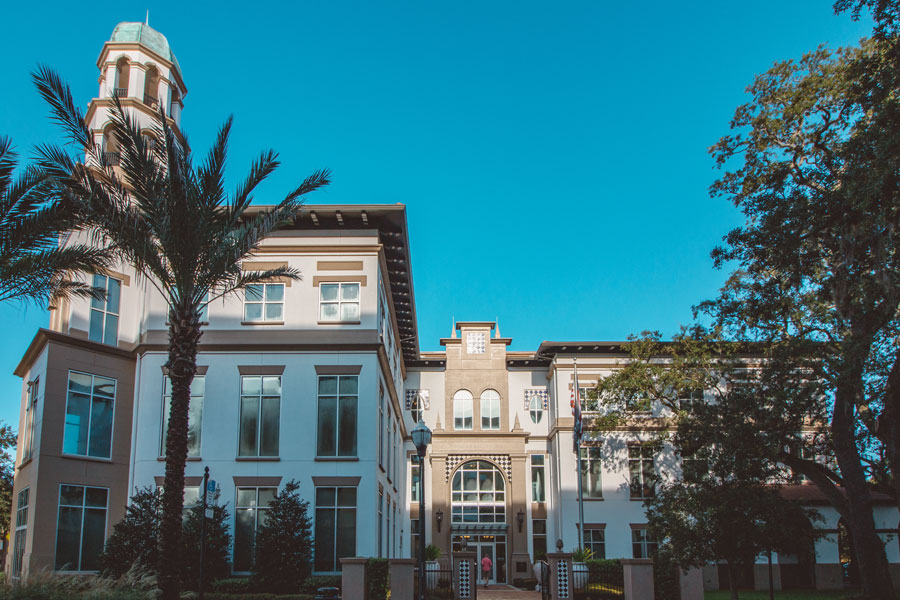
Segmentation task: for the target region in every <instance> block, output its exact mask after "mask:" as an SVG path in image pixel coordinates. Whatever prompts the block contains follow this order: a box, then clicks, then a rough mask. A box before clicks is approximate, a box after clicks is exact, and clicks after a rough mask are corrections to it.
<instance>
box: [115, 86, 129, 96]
mask: <svg viewBox="0 0 900 600" xmlns="http://www.w3.org/2000/svg"><path fill="white" fill-rule="evenodd" d="M113 96H115V97H116V98H127V97H128V88H113Z"/></svg>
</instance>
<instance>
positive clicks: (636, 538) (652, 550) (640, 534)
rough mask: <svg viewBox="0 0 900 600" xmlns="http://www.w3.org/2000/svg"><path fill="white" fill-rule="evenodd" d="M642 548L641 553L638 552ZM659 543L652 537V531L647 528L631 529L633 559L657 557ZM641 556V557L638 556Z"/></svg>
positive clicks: (633, 527)
mask: <svg viewBox="0 0 900 600" xmlns="http://www.w3.org/2000/svg"><path fill="white" fill-rule="evenodd" d="M638 548H640V551H639V552H636V550H638ZM658 549H659V543H658V542H657V541H656V540H654V539H652V538H651V537H650V530H649V529H648V528H647V527H646V526H643V527H635V526H632V528H631V554H632V558H638V559H641V558H643V559H647V558H653V557H654V556H656V552H657V550H658ZM638 554H640V556H638Z"/></svg>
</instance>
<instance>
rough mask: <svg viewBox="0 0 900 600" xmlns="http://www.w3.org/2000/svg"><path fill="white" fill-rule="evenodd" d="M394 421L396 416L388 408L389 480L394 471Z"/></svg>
mask: <svg viewBox="0 0 900 600" xmlns="http://www.w3.org/2000/svg"><path fill="white" fill-rule="evenodd" d="M393 420H394V416H393V414H392V413H391V407H390V406H388V424H387V452H388V455H387V478H388V480H390V479H391V475H392V473H393V469H394V455H393V454H391V450H392V448H393V447H394V436H393V434H392V433H391V423H392V422H393Z"/></svg>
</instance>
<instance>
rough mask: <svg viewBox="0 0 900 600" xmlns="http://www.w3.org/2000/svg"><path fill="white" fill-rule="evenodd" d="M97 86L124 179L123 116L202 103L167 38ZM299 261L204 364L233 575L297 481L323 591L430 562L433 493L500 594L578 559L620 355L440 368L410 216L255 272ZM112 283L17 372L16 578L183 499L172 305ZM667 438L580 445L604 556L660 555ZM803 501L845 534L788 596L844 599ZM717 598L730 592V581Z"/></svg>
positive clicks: (273, 241)
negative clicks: (595, 419) (142, 499)
mask: <svg viewBox="0 0 900 600" xmlns="http://www.w3.org/2000/svg"><path fill="white" fill-rule="evenodd" d="M97 66H98V69H99V72H100V80H99V90H98V94H97V97H96V98H94V99H93V100H92V101H91V103H90V108H89V110H88V113H87V120H88V122H89V123H90V126H91V129H92V130H93V131H94V133H95V136H96V139H97V143H98V144H101V145H102V147H103V149H104V151H105V154H104V160H105V161H107V162H108V164H112V165H116V164H117V160H118V154H117V149H116V147H115V141H114V140H112V139H110V138H109V136H108V135H107V133H106V132H107V127H108V122H109V109H110V106H111V102H112V100H111V98H112V96H119V97H120V98H121V99H122V101H123V104H124V105H125V106H126V108H127V109H128V110H129V111H131V113H132V114H134V115H136V116H137V118H138V119H139V120H140V121H141V122H146V123H148V124H149V122H150V117H151V111H153V110H154V109H155V107H156V106H157V105H158V103H164V105H165V107H166V109H167V111H166V112H167V114H169V115H171V125H172V127H174V128H175V130H176V131H180V129H179V128H180V126H181V111H182V107H183V102H184V97H185V95H186V94H187V88H186V87H185V84H184V81H183V80H182V74H181V69H180V67H179V64H178V61H177V60H176V59H175V55H174V54H173V53H172V51H171V49H170V48H169V44H168V42H167V41H166V39H165V38H164V37H163V36H162V35H161V34H159V33H158V32H156V31H154V30H153V29H151V28H149V27H148V26H147V25H144V24H140V23H122V24H120V25H118V26H117V27H116V29H115V31H114V32H113V35H112V37H111V38H110V40H109V41H107V42H106V43H105V44H104V46H103V49H102V51H101V54H100V57H99V59H98V61H97ZM179 135H180V134H179ZM284 264H287V265H291V266H293V267H296V268H298V269H299V270H300V271H301V272H302V273H303V280H302V281H295V282H273V283H271V284H266V285H261V286H253V287H252V288H251V289H248V290H246V292H245V293H243V294H241V295H239V296H235V297H230V298H227V299H225V300H217V301H214V302H212V303H211V304H209V306H208V310H207V317H206V318H207V321H208V324H207V325H206V327H205V332H204V334H203V337H202V340H201V345H200V354H199V357H198V364H199V365H200V366H199V369H198V376H197V379H196V381H195V385H194V390H193V398H192V408H191V422H190V453H189V459H188V465H187V473H186V476H187V478H186V485H187V491H186V498H185V502H186V503H191V502H194V501H196V499H197V496H198V494H199V483H200V480H201V475H202V473H203V468H204V467H209V468H210V471H211V475H212V478H213V479H214V480H215V481H216V482H217V486H218V489H219V491H220V493H221V498H222V500H223V501H224V502H227V503H228V507H229V512H230V513H231V520H232V523H231V526H232V532H233V534H234V547H233V550H232V563H233V570H234V572H235V573H238V574H239V573H245V572H247V571H249V569H250V565H251V562H252V554H253V539H254V532H255V529H256V527H257V525H258V523H259V520H260V517H261V515H264V513H265V510H266V503H267V501H268V499H269V498H271V496H272V494H273V493H274V492H275V491H277V490H278V489H279V488H281V487H283V485H284V484H285V483H286V482H288V481H289V480H292V479H296V480H297V481H299V482H300V486H301V487H300V492H301V495H302V496H303V497H304V498H306V499H307V500H308V501H309V502H310V507H311V511H312V514H313V518H314V521H315V525H314V534H315V540H316V557H315V571H316V572H317V573H335V572H337V571H338V570H339V568H340V562H339V561H340V558H342V557H349V556H382V557H405V556H409V555H410V554H411V552H413V551H414V549H415V548H416V546H415V540H416V536H417V535H418V532H419V531H420V515H419V510H418V494H420V493H423V491H424V494H425V500H426V515H427V518H426V519H425V522H424V529H425V535H426V538H427V541H428V542H429V543H434V544H436V545H438V546H439V547H441V548H442V549H443V551H444V553H445V555H446V554H449V553H450V552H452V551H453V550H454V548H455V547H458V545H459V543H460V541H461V540H462V539H466V540H467V541H468V544H469V546H470V547H473V546H474V547H476V548H477V551H478V552H479V554H481V555H489V556H491V557H492V558H493V562H494V572H493V575H492V577H493V579H494V580H495V581H498V582H500V581H505V582H512V581H513V580H514V579H516V578H525V577H529V576H530V574H531V566H530V565H531V563H532V561H533V559H534V558H535V556H536V555H540V554H542V553H544V552H546V551H548V550H550V551H552V550H553V549H554V548H555V546H556V543H557V540H560V541H561V543H562V546H563V548H565V549H567V550H569V549H572V548H574V547H575V546H576V544H577V540H578V529H577V525H576V523H577V515H578V509H577V504H578V503H577V491H576V488H577V482H578V477H579V474H578V471H577V467H576V455H575V453H574V451H573V439H572V436H573V417H572V412H571V409H570V398H571V396H572V389H573V377H574V370H573V366H574V362H575V360H576V359H577V361H578V367H579V376H580V383H581V386H582V387H587V386H589V385H590V384H591V383H592V382H596V381H597V380H598V378H600V377H603V376H604V375H605V374H608V373H610V372H611V370H612V369H615V368H616V367H617V365H618V364H619V363H620V362H621V361H622V360H623V359H624V356H625V353H624V351H623V349H622V344H621V343H619V342H599V341H576V342H544V343H543V344H541V345H540V347H538V348H535V349H533V350H529V351H510V350H509V345H510V343H511V341H512V340H511V338H507V337H503V336H502V335H501V334H500V331H499V329H498V327H497V324H496V323H494V322H487V321H485V322H481V321H470V322H459V323H456V324H455V327H454V328H453V330H452V331H450V332H448V337H446V338H444V339H441V340H425V342H426V343H427V344H428V345H429V346H431V347H440V348H441V349H440V350H439V351H422V350H421V349H420V348H419V343H418V332H417V315H416V304H415V294H414V288H413V281H412V277H411V249H410V247H409V236H408V231H407V221H406V209H405V207H404V206H402V205H312V206H308V207H306V208H305V209H304V210H303V211H302V213H301V214H300V215H299V216H298V217H297V219H296V220H295V222H294V223H293V225H292V226H290V227H288V228H286V229H284V230H282V231H280V232H278V233H277V234H276V235H273V236H272V237H271V238H269V239H266V240H265V241H264V242H263V244H262V247H261V249H260V251H259V252H258V253H257V255H256V256H255V257H254V258H253V259H252V260H249V261H247V262H246V263H245V264H244V265H243V267H244V268H245V269H251V270H252V269H258V268H261V267H264V266H265V267H270V266H273V265H284ZM429 268H439V266H438V265H430V266H429ZM91 277H92V280H93V282H94V283H95V284H96V285H100V286H102V287H104V288H106V289H107V290H108V299H107V300H106V301H105V302H96V301H94V302H91V301H88V300H73V301H71V302H61V303H59V304H58V305H57V306H56V307H55V308H54V309H53V310H52V312H51V319H50V324H49V327H48V328H46V329H41V330H40V331H39V332H38V333H37V334H36V335H35V337H34V339H33V340H32V342H31V344H30V345H29V346H28V348H27V350H26V351H25V353H24V356H23V358H22V361H21V363H20V364H19V366H18V368H17V369H16V374H18V375H19V376H21V377H22V379H23V392H22V402H21V413H20V423H19V424H20V427H19V432H20V433H19V446H18V451H17V452H18V454H17V457H16V479H15V489H14V506H13V517H12V528H11V543H10V550H9V560H8V561H7V571H8V573H9V574H10V575H11V576H13V577H17V576H21V575H23V574H25V573H27V572H28V571H35V570H37V569H42V568H50V569H57V570H65V571H88V572H89V571H93V570H94V569H95V568H96V556H97V553H98V551H99V550H100V549H101V548H102V545H103V542H104V540H105V539H106V537H107V536H108V535H109V534H110V532H111V530H112V527H113V525H114V524H115V523H116V522H117V521H118V520H119V519H120V518H121V517H122V515H123V513H124V508H125V506H126V503H127V502H128V497H129V495H130V494H131V493H132V492H133V491H134V490H135V489H136V488H142V487H155V486H158V485H159V484H160V483H161V481H162V476H163V473H164V462H163V456H162V454H163V449H162V439H163V435H164V430H165V410H166V406H167V382H166V374H165V368H164V365H165V362H166V342H167V333H166V323H165V321H166V306H165V303H164V301H163V299H162V297H161V296H160V295H159V294H158V292H156V290H155V288H154V287H153V286H152V285H148V282H147V281H146V280H144V279H143V278H142V277H139V276H138V275H137V274H136V273H135V272H134V271H133V269H131V268H130V267H129V266H127V265H121V266H119V267H118V268H117V269H114V270H110V271H108V272H104V273H98V274H93V275H91ZM438 317H439V318H441V319H443V318H444V317H443V316H438ZM548 335H552V332H548ZM664 417H665V414H664V413H663V412H662V410H661V409H656V410H655V412H654V413H653V414H651V415H646V416H645V417H644V420H643V421H642V423H644V424H645V425H646V427H645V428H644V429H643V430H642V427H641V426H640V425H639V426H637V427H635V428H631V429H629V430H627V431H621V432H616V433H612V434H606V435H605V436H603V437H600V436H593V437H592V436H588V437H587V438H586V440H585V443H584V444H583V446H584V447H583V448H582V453H583V457H584V469H583V472H582V475H581V478H582V482H583V484H584V491H583V493H584V504H585V507H584V513H585V532H584V538H585V543H586V545H588V546H590V547H591V548H592V549H593V551H594V553H595V555H596V556H605V557H609V558H618V557H644V556H647V555H648V554H650V553H652V551H653V549H654V541H653V540H652V539H650V538H649V536H648V535H647V532H646V518H645V516H644V510H643V505H642V500H643V498H644V497H645V496H646V495H647V494H651V493H653V481H652V477H651V476H650V474H652V475H653V477H663V478H665V477H677V476H678V475H679V473H680V468H681V466H680V461H679V459H678V457H677V455H676V454H675V453H674V452H672V451H671V449H668V450H667V449H664V450H663V451H662V452H661V453H655V454H654V453H651V452H650V451H649V450H647V449H646V448H644V447H642V446H641V442H642V441H646V440H647V439H649V436H650V431H651V430H652V429H653V428H655V427H658V426H659V423H660V422H661V419H662V418H664ZM419 418H421V419H423V420H424V421H425V423H426V424H427V425H428V426H429V427H430V428H431V429H432V430H433V431H434V438H433V443H432V445H431V447H430V448H429V451H428V455H427V457H426V460H425V465H424V469H423V468H422V466H421V465H419V464H418V463H417V462H416V459H415V456H414V455H415V449H414V448H413V446H412V443H411V441H410V437H409V431H410V430H411V429H412V427H413V426H414V424H415V422H416V421H417V420H418V419H419ZM645 476H646V477H647V479H646V480H644V479H643V478H644V477H645ZM790 493H793V494H796V495H798V497H800V498H803V499H805V500H806V501H807V502H808V503H810V504H818V505H820V506H819V508H820V509H821V510H822V512H823V514H824V515H825V517H826V521H825V523H824V525H823V526H824V527H825V528H826V529H827V530H828V535H827V536H826V537H825V538H824V539H822V540H819V541H818V542H816V546H815V548H814V549H811V553H810V554H809V555H808V556H803V557H797V556H779V557H777V558H776V562H777V564H778V574H779V578H780V579H781V581H782V582H783V584H784V585H785V586H786V587H787V586H791V585H796V586H800V585H815V586H818V587H838V586H840V585H842V572H841V566H840V562H841V560H840V556H839V550H838V539H837V538H838V519H837V515H836V513H835V512H834V511H833V510H832V509H830V508H829V507H827V506H825V505H824V503H823V502H821V498H820V497H819V496H818V495H817V494H816V493H815V490H814V488H813V487H812V486H796V487H795V489H793V490H792V491H791V492H790ZM876 519H877V523H878V527H879V528H880V530H881V532H882V535H883V536H884V537H885V540H886V542H887V545H886V547H887V549H888V554H889V557H890V560H891V562H892V563H897V562H900V552H898V551H900V547H898V541H897V539H896V531H897V526H898V514H897V510H896V509H895V508H893V507H892V506H890V504H889V503H887V502H882V504H881V505H879V506H878V507H877V508H876ZM753 576H754V574H752V573H749V574H747V577H748V578H750V579H752V578H753ZM706 578H707V585H708V586H710V587H714V586H716V585H718V583H719V582H718V574H717V571H716V569H714V568H710V569H707V570H706Z"/></svg>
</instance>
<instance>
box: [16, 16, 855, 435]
mask: <svg viewBox="0 0 900 600" xmlns="http://www.w3.org/2000/svg"><path fill="white" fill-rule="evenodd" d="M280 4H281V5H280V6H274V5H273V4H272V3H266V2H258V3H247V2H227V1H223V2H216V3H207V2H176V3H173V2H158V1H149V0H148V1H145V2H141V3H135V2H127V1H117V2H96V3H90V4H88V5H84V6H81V7H77V8H76V7H74V6H73V5H72V4H71V3H61V2H13V3H9V4H8V5H7V6H4V11H3V16H4V19H3V26H2V30H3V39H4V41H5V48H4V51H5V56H4V59H5V60H4V63H5V64H6V68H5V69H4V71H3V79H2V85H0V107H2V110H0V134H4V135H8V136H11V137H12V139H13V141H14V143H15V144H16V145H17V146H18V147H19V149H20V150H21V151H22V152H23V153H25V154H27V153H28V150H29V148H30V147H31V146H33V145H34V144H35V143H38V142H43V141H52V140H56V139H58V132H57V130H56V129H55V128H54V126H53V125H52V124H51V123H50V122H49V121H48V119H47V117H46V115H47V111H46V109H45V107H44V106H43V104H42V103H41V101H40V99H39V98H38V95H37V93H36V92H35V90H34V88H33V86H32V84H31V82H30V79H29V72H30V71H31V70H32V69H33V68H34V66H35V65H37V64H38V63H46V64H49V65H51V66H53V67H54V68H55V69H57V70H58V71H59V72H60V73H61V74H62V75H63V77H64V78H65V79H66V80H68V81H69V82H70V83H71V85H72V87H73V91H74V94H75V97H76V98H77V100H78V101H79V102H81V103H82V104H86V103H87V102H88V100H89V99H90V98H91V97H93V96H94V95H95V94H96V93H97V77H98V71H97V68H96V60H97V57H98V55H99V52H100V49H101V48H102V45H103V42H104V41H105V40H106V39H108V38H109V35H110V33H111V32H112V30H113V27H115V25H116V23H117V22H119V21H143V20H144V17H145V11H146V10H147V9H149V10H150V24H151V26H153V27H154V28H156V29H158V30H159V31H161V32H162V33H163V34H164V35H166V36H167V37H168V39H169V42H170V44H171V46H172V48H173V50H174V51H175V54H176V56H177V57H178V60H179V62H180V64H181V67H182V69H183V73H184V79H185V82H186V84H187V86H188V95H187V96H186V98H185V112H184V117H183V118H184V121H183V125H184V128H185V131H186V132H187V133H188V135H189V137H190V140H191V144H192V146H193V147H194V149H195V150H196V149H201V150H202V149H205V148H207V147H208V145H209V143H210V140H211V139H212V136H213V135H214V134H215V130H216V128H217V127H218V125H219V124H220V123H221V122H222V121H223V119H224V118H225V117H226V116H227V114H228V113H233V114H234V115H235V119H236V122H235V128H234V135H233V137H232V145H231V154H230V167H231V173H232V175H233V176H235V177H237V176H238V175H242V174H243V173H244V170H245V168H246V166H247V165H248V164H249V162H250V160H251V159H252V157H254V156H255V155H256V154H257V152H258V151H259V150H261V149H264V148H269V147H271V148H274V149H276V150H278V151H279V152H280V154H281V158H282V161H283V166H282V168H281V169H280V171H279V172H278V173H276V175H275V176H273V177H272V178H271V179H270V180H269V182H267V184H266V185H265V186H264V187H263V188H262V189H261V192H260V193H259V194H258V196H257V199H258V201H259V202H266V203H269V202H274V201H276V200H277V199H278V198H279V196H280V195H283V194H284V193H285V192H286V191H287V190H288V189H289V188H290V187H291V186H292V185H295V184H296V183H297V182H299V181H300V180H301V179H302V178H303V177H304V176H305V175H306V174H308V173H309V172H311V171H312V170H313V169H315V168H319V167H329V168H331V169H332V170H333V173H334V183H333V184H332V185H331V186H330V187H329V188H328V189H327V190H325V191H324V192H318V193H316V194H315V195H314V196H312V197H310V202H311V203H382V202H383V203H394V202H401V203H403V204H406V206H407V210H408V218H409V226H410V235H411V245H412V260H413V277H414V285H415V292H416V300H417V310H418V316H419V332H420V343H421V347H422V348H423V349H425V350H429V349H438V348H439V346H438V338H439V337H442V336H447V335H448V334H449V332H450V320H451V317H456V318H457V319H458V320H464V319H493V318H494V317H499V319H500V325H501V331H502V333H503V335H504V336H509V337H512V338H513V345H512V348H513V349H518V350H533V349H535V348H536V347H537V345H538V344H539V343H540V341H541V340H570V339H585V340H595V339H600V340H609V339H621V338H624V337H625V336H627V335H628V334H629V333H632V332H637V331H640V330H643V329H658V330H661V331H662V332H663V333H664V334H666V335H671V334H672V333H673V332H675V331H676V330H677V328H678V326H679V325H680V324H684V323H687V322H689V321H690V318H691V312H690V308H691V306H692V305H694V304H696V303H697V302H699V301H700V300H703V299H705V298H709V297H711V296H713V295H714V294H715V293H716V290H717V289H718V287H719V286H720V285H721V283H722V282H723V280H724V277H725V274H724V273H720V272H716V271H714V270H713V269H712V265H711V262H710V260H709V251H710V249H711V248H712V247H713V246H714V245H715V244H716V243H717V242H718V241H719V240H720V239H721V237H722V235H723V234H724V233H725V232H726V231H727V230H728V229H729V228H731V227H734V226H735V225H737V224H738V223H739V222H740V217H739V215H738V214H737V212H736V211H735V210H734V208H733V207H731V206H730V205H729V204H728V203H727V202H725V201H723V200H711V199H710V198H709V197H708V194H707V188H708V186H709V184H710V183H711V182H712V181H713V180H714V178H715V177H716V171H714V169H713V163H712V160H711V159H710V158H709V156H708V154H707V150H706V149H707V148H708V147H709V146H710V145H711V144H712V143H714V142H715V141H716V140H717V139H718V138H719V137H720V136H721V135H723V134H725V133H727V131H728V123H729V120H730V118H731V115H732V113H733V111H734V109H735V107H737V106H738V105H739V104H740V103H741V102H743V101H744V100H745V95H744V88H745V87H746V86H747V85H748V84H749V83H750V81H751V79H752V77H753V75H754V74H756V73H759V72H761V71H764V70H765V69H767V68H768V67H769V66H771V64H772V63H773V62H775V61H777V60H782V59H787V58H791V57H797V56H799V55H800V54H802V53H803V52H804V51H807V50H811V49H813V48H815V47H816V46H817V45H818V44H822V43H828V44H830V45H844V44H851V43H855V42H856V41H858V39H859V38H860V37H862V36H864V35H866V34H867V33H868V31H869V26H868V24H867V23H865V22H863V23H853V22H851V21H850V19H849V17H847V16H845V15H844V16H839V17H837V16H834V15H833V14H832V10H831V1H830V0H818V1H810V0H791V1H788V2H786V1H784V0H779V1H777V2H776V1H771V0H755V1H754V2H740V3H737V2H722V1H721V0H717V1H712V0H710V1H705V2H689V3H684V2H676V3H673V2H668V1H665V2H663V1H654V2H619V3H616V2H600V1H599V0H592V1H584V2H557V3H548V2H533V1H523V0H517V1H506V0H504V1H499V0H493V1H491V2H483V1H480V2H474V1H467V0H466V1H456V2H421V1H419V0H416V1H407V2H394V1H385V2H372V1H367V2H363V1H360V2H347V1H340V0H337V1H335V0H329V1H316V2H309V1H302V0H301V1H297V2H283V3H280ZM0 319H2V322H3V323H4V338H5V339H4V343H3V344H2V346H0V391H2V400H0V419H4V420H7V421H11V422H13V423H16V421H17V418H18V417H17V414H18V403H19V397H20V389H21V387H20V386H21V380H19V379H18V378H17V377H15V376H13V375H12V370H13V368H14V367H15V365H16V364H17V363H18V361H19V359H20V358H21V356H22V354H23V352H24V350H25V348H26V347H27V345H28V343H29V342H30V340H31V338H32V336H33V335H34V332H35V331H36V329H37V328H38V327H40V326H46V323H47V317H46V314H45V313H43V312H42V311H40V310H38V309H35V308H25V307H22V306H16V305H6V306H0Z"/></svg>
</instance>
